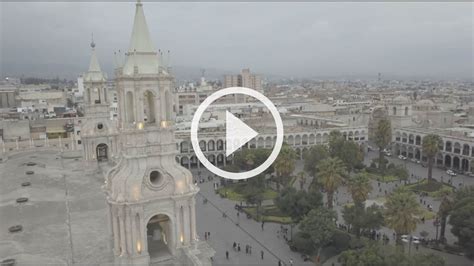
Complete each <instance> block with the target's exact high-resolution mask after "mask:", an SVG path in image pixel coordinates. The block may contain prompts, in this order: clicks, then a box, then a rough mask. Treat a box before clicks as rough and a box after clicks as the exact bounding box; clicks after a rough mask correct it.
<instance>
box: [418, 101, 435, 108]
mask: <svg viewBox="0 0 474 266" xmlns="http://www.w3.org/2000/svg"><path fill="white" fill-rule="evenodd" d="M416 105H418V106H429V107H434V106H435V103H434V102H433V101H432V100H429V99H423V100H420V101H418V102H417V103H416Z"/></svg>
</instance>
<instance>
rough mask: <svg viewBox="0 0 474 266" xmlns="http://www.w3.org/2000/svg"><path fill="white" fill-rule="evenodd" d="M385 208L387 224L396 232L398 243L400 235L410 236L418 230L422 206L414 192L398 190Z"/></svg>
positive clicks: (388, 199) (390, 197) (391, 196)
mask: <svg viewBox="0 0 474 266" xmlns="http://www.w3.org/2000/svg"><path fill="white" fill-rule="evenodd" d="M385 208H386V209H385V213H384V218H385V224H386V225H387V226H388V227H389V228H391V229H393V230H395V232H396V234H397V241H399V236H400V235H403V234H410V233H411V232H413V231H414V230H415V229H416V224H417V222H418V220H419V219H418V217H417V216H418V215H419V214H420V206H419V204H418V201H417V200H416V198H415V196H414V194H413V193H412V192H410V191H407V190H403V189H399V190H396V191H395V192H394V193H392V194H391V195H390V196H389V197H388V198H387V202H386V203H385Z"/></svg>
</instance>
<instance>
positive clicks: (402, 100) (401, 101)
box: [392, 95, 410, 104]
mask: <svg viewBox="0 0 474 266" xmlns="http://www.w3.org/2000/svg"><path fill="white" fill-rule="evenodd" d="M392 102H393V103H395V104H407V103H410V99H408V98H407V97H405V96H402V95H398V96H397V97H395V98H393V100H392Z"/></svg>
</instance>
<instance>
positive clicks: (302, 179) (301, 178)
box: [298, 171, 306, 190]
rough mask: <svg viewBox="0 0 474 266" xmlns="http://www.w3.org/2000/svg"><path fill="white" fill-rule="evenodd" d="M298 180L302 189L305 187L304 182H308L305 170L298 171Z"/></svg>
mask: <svg viewBox="0 0 474 266" xmlns="http://www.w3.org/2000/svg"><path fill="white" fill-rule="evenodd" d="M298 180H299V182H300V190H303V189H304V184H306V175H305V172H303V171H301V172H299V173H298Z"/></svg>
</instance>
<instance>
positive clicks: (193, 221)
mask: <svg viewBox="0 0 474 266" xmlns="http://www.w3.org/2000/svg"><path fill="white" fill-rule="evenodd" d="M190 208H191V243H192V242H194V240H195V239H196V198H194V197H193V198H192V199H191V203H190Z"/></svg>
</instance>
